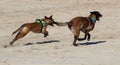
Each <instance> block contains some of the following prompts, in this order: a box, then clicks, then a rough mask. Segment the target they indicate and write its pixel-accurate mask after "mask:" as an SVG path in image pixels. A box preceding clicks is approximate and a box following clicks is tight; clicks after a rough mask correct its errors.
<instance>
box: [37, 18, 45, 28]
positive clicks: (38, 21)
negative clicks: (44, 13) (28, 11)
mask: <svg viewBox="0 0 120 65" xmlns="http://www.w3.org/2000/svg"><path fill="white" fill-rule="evenodd" d="M35 22H37V23H40V25H42V26H46V22H45V21H43V20H41V19H36V20H35Z"/></svg>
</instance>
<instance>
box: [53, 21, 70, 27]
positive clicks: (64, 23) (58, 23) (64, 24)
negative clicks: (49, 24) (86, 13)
mask: <svg viewBox="0 0 120 65" xmlns="http://www.w3.org/2000/svg"><path fill="white" fill-rule="evenodd" d="M54 24H56V25H57V26H66V25H68V22H54Z"/></svg>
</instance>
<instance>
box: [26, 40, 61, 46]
mask: <svg viewBox="0 0 120 65" xmlns="http://www.w3.org/2000/svg"><path fill="white" fill-rule="evenodd" d="M54 42H60V41H59V40H50V41H43V42H36V43H27V44H25V45H32V44H47V43H54Z"/></svg>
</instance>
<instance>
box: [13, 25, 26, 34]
mask: <svg viewBox="0 0 120 65" xmlns="http://www.w3.org/2000/svg"><path fill="white" fill-rule="evenodd" d="M23 27H24V24H23V25H22V26H20V27H19V28H18V29H17V30H15V31H14V32H13V33H12V35H14V34H15V33H16V32H18V31H20V29H22V28H23Z"/></svg>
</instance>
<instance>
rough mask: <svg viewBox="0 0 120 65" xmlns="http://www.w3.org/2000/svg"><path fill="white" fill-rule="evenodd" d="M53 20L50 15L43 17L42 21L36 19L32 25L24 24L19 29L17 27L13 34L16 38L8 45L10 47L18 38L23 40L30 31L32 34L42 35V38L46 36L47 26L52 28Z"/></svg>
mask: <svg viewBox="0 0 120 65" xmlns="http://www.w3.org/2000/svg"><path fill="white" fill-rule="evenodd" d="M53 24H54V19H53V18H52V15H51V16H50V17H47V16H45V17H44V18H43V19H36V21H35V22H33V23H25V24H23V25H22V26H21V27H19V28H18V29H17V30H16V31H14V32H13V34H15V33H17V32H18V33H17V35H16V37H15V38H14V39H13V40H12V41H11V42H10V43H9V44H10V45H11V46H12V45H13V43H14V42H15V41H17V40H18V39H20V38H23V37H24V36H25V35H27V34H28V33H29V32H30V31H31V32H33V33H43V34H44V37H46V36H48V35H49V34H48V31H47V26H48V25H51V26H54V25H53Z"/></svg>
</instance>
